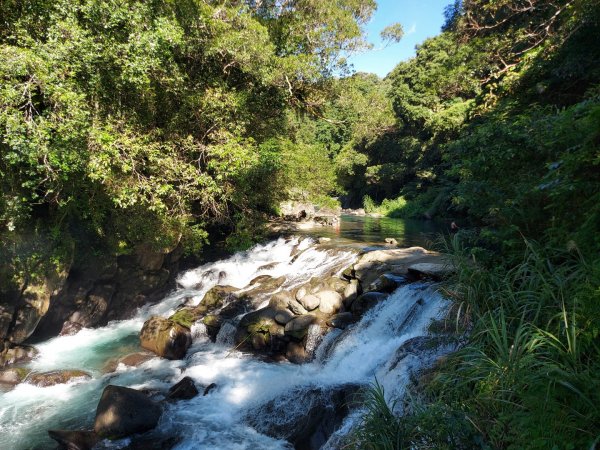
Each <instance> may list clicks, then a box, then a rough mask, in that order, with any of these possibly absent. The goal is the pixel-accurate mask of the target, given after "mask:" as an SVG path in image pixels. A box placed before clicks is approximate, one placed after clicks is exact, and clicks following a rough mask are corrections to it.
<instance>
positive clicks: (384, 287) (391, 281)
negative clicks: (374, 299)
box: [366, 273, 408, 293]
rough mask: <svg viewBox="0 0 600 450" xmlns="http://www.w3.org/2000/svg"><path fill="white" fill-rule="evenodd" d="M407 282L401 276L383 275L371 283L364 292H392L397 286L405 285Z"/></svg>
mask: <svg viewBox="0 0 600 450" xmlns="http://www.w3.org/2000/svg"><path fill="white" fill-rule="evenodd" d="M407 281H408V280H407V279H406V277H403V276H402V275H394V274H393V273H384V274H383V275H381V276H380V277H379V278H377V279H376V280H375V281H374V282H373V283H371V284H370V285H369V286H368V287H367V289H366V291H367V292H370V291H377V292H387V293H390V292H393V291H395V290H396V288H398V286H400V285H402V284H404V283H406V282H407Z"/></svg>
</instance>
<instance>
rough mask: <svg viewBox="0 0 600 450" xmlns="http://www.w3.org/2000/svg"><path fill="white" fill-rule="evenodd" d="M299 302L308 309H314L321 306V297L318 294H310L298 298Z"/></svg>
mask: <svg viewBox="0 0 600 450" xmlns="http://www.w3.org/2000/svg"><path fill="white" fill-rule="evenodd" d="M298 303H300V304H301V305H302V306H303V307H304V308H305V309H306V310H307V311H312V310H313V309H317V308H318V307H319V305H320V304H321V299H320V298H319V297H318V296H316V295H312V294H308V295H305V296H304V297H302V299H300V300H298Z"/></svg>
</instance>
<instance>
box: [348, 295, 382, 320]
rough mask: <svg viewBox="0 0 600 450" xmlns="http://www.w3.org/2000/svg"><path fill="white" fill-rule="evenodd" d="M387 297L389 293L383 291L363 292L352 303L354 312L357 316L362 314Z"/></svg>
mask: <svg viewBox="0 0 600 450" xmlns="http://www.w3.org/2000/svg"><path fill="white" fill-rule="evenodd" d="M386 298H388V294H383V293H381V292H367V293H365V294H362V295H361V296H360V297H358V298H357V299H356V300H355V301H354V303H352V308H351V309H352V313H353V314H354V315H355V316H362V315H363V314H364V313H366V312H367V311H368V310H369V309H371V308H372V307H373V306H375V305H376V304H377V303H379V302H381V301H383V300H385V299H386Z"/></svg>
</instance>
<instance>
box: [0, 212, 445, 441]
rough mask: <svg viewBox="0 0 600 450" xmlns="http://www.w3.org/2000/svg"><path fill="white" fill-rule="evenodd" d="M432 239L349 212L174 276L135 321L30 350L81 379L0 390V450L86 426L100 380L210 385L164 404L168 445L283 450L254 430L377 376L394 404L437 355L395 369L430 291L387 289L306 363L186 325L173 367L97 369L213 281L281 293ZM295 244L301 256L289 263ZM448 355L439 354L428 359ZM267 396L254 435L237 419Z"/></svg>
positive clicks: (419, 332) (156, 388) (434, 299)
mask: <svg viewBox="0 0 600 450" xmlns="http://www.w3.org/2000/svg"><path fill="white" fill-rule="evenodd" d="M436 231H438V229H437V228H436V227H435V225H432V224H429V223H424V222H418V221H403V220H399V219H374V218H369V217H366V218H365V217H350V216H348V217H344V218H343V219H342V221H341V223H340V225H339V227H337V228H332V229H330V228H319V229H313V230H304V231H303V232H301V233H300V234H299V235H296V236H293V237H291V238H290V237H285V238H284V237H281V238H279V239H276V240H273V241H270V242H267V243H265V244H261V245H257V246H255V247H254V248H252V249H251V250H249V251H247V252H240V253H236V254H234V255H232V256H231V257H229V258H225V259H222V260H219V261H215V262H211V263H208V264H204V265H202V266H200V267H197V268H195V269H192V270H188V271H185V272H182V273H181V274H180V275H179V277H178V280H177V289H175V290H174V291H173V292H172V293H170V294H169V295H167V296H166V297H165V298H164V299H163V300H162V301H161V302H159V303H157V304H155V305H150V306H146V307H144V308H142V309H140V310H139V311H138V312H137V314H136V315H135V317H133V318H131V319H129V320H122V321H115V322H111V323H109V324H108V325H107V326H105V327H102V328H96V329H83V330H81V331H80V332H79V333H77V334H76V335H73V336H64V337H56V338H53V339H50V340H48V341H46V342H43V343H41V344H39V345H38V346H37V347H38V349H39V351H40V354H39V357H37V358H36V359H35V360H34V361H32V362H31V363H30V364H29V367H30V368H31V369H33V370H36V371H48V370H54V369H82V370H85V371H87V372H89V373H90V374H91V375H92V378H91V379H90V380H85V381H78V382H73V383H67V384H60V385H55V386H49V387H36V386H33V385H30V384H27V383H22V384H19V385H17V386H16V387H15V388H14V389H12V390H9V391H7V392H3V393H0V449H6V450H10V449H14V450H22V449H47V448H55V444H54V442H53V441H51V440H50V439H49V437H48V435H47V430H48V429H90V428H93V421H94V415H95V410H96V405H97V403H98V400H99V397H100V395H101V393H102V389H103V387H104V386H106V385H108V384H116V385H122V386H130V387H133V388H136V389H146V390H148V391H151V392H164V391H165V390H166V389H168V387H170V386H172V385H173V384H174V383H175V382H177V381H179V380H180V379H181V378H182V377H183V376H190V377H192V378H193V379H194V381H195V382H196V383H197V384H198V385H204V386H206V385H208V384H210V383H216V385H217V388H216V389H215V390H214V391H213V392H211V394H210V395H207V396H202V395H200V396H198V397H195V398H193V399H191V400H186V401H179V402H177V403H169V404H167V406H166V409H165V412H164V413H163V415H162V418H161V420H160V423H159V425H158V427H157V429H156V430H155V431H153V432H152V434H151V435H152V436H155V439H156V440H157V441H158V440H160V439H161V438H163V437H169V436H177V439H178V440H177V444H176V446H175V447H174V448H176V449H198V448H202V449H228V450H231V449H239V450H242V449H289V448H291V447H290V444H289V443H287V442H286V441H285V440H280V439H275V438H273V437H269V436H267V435H265V434H263V433H261V431H265V430H266V429H268V428H269V424H273V423H274V422H277V421H278V420H280V419H278V418H277V415H278V414H286V412H287V414H290V415H294V414H298V413H299V412H300V413H301V412H302V411H303V408H306V402H307V401H309V399H308V398H306V397H305V396H303V395H302V392H307V391H309V390H311V389H314V388H318V389H321V390H327V389H333V388H335V387H336V386H341V385H344V384H347V383H352V384H359V385H367V384H369V383H372V382H373V381H374V380H375V379H377V380H378V381H379V382H380V383H381V384H382V385H383V386H384V388H385V389H386V393H387V395H388V397H389V398H390V399H393V398H398V397H400V396H401V395H402V393H403V390H404V389H405V387H406V384H407V383H408V379H409V377H410V375H411V374H412V373H414V371H415V370H417V369H418V367H419V366H420V365H422V364H426V363H428V362H431V358H435V357H436V356H437V354H428V355H421V356H422V357H418V356H415V355H412V356H413V357H411V358H408V359H407V358H404V359H403V360H402V363H401V364H398V351H399V349H400V348H401V347H402V345H403V343H405V342H406V341H408V340H409V339H411V338H414V337H418V336H423V335H426V334H427V327H428V325H429V324H430V323H431V320H432V319H436V318H439V317H441V315H442V314H443V313H444V311H445V308H446V306H447V301H446V300H445V299H444V298H443V297H442V296H441V295H440V294H439V293H438V292H437V289H436V286H435V285H433V284H427V283H413V284H409V285H405V286H402V287H400V288H398V289H397V290H396V291H395V292H394V293H393V294H392V295H391V296H390V298H389V299H388V300H386V301H385V302H382V303H381V304H379V305H378V306H377V307H375V308H374V309H372V310H371V311H369V312H368V313H367V314H366V315H364V316H363V317H362V318H361V320H360V321H359V322H358V323H356V324H354V325H352V326H351V327H350V328H348V329H346V330H345V331H343V332H342V331H341V330H334V331H332V332H330V333H329V334H328V335H326V337H325V338H324V340H323V342H322V343H321V344H320V345H319V347H318V348H317V349H316V352H315V355H316V356H315V358H314V360H313V361H312V362H310V363H307V364H303V365H295V364H291V363H288V362H279V363H275V362H270V361H266V360H262V359H260V358H257V357H255V356H253V355H250V354H245V353H241V352H237V351H232V343H231V337H232V336H231V334H229V335H228V334H227V332H226V331H225V330H224V331H223V332H222V333H220V334H219V336H218V338H217V342H216V343H213V342H211V341H210V340H209V339H208V338H207V337H206V336H205V335H204V334H203V333H202V330H201V329H196V330H194V331H195V333H196V336H195V339H194V343H193V345H192V347H191V348H190V350H189V351H188V353H187V356H186V358H185V359H183V360H180V361H169V360H165V359H161V358H158V357H156V358H152V359H150V360H149V361H147V362H145V363H143V364H141V365H139V366H138V367H129V366H123V365H119V366H118V367H117V368H116V370H114V371H108V372H107V369H106V367H107V363H108V362H109V361H110V360H114V359H115V358H116V357H119V356H122V355H125V354H128V353H131V352H135V351H138V350H139V349H140V347H139V340H138V333H139V331H140V329H141V327H142V325H143V323H144V321H145V320H146V319H147V318H149V317H150V316H152V315H161V316H167V315H169V314H171V313H172V312H174V311H175V309H176V308H177V306H178V305H179V304H181V303H182V302H183V301H184V300H185V299H189V298H192V299H193V302H194V303H198V302H200V301H201V299H202V297H203V295H204V293H206V291H207V290H208V289H210V288H211V287H213V286H214V285H216V284H217V283H219V284H222V285H232V286H235V287H237V288H243V287H244V286H246V285H247V284H248V283H249V282H250V280H252V279H253V278H255V277H256V276H258V275H265V274H266V275H271V276H273V277H281V276H285V277H286V282H285V284H284V285H283V286H282V289H291V288H293V287H294V286H297V285H299V284H301V283H304V282H306V281H307V280H309V279H310V278H311V277H319V276H324V275H325V274H329V273H331V272H332V271H339V270H340V268H343V267H346V266H348V265H350V264H351V263H352V262H353V261H354V260H355V259H356V258H357V254H358V253H357V251H356V250H357V248H358V249H360V248H365V247H372V246H374V245H381V243H382V241H383V239H384V238H386V237H393V238H395V239H397V240H398V242H399V244H400V245H401V246H411V245H425V246H426V245H427V244H428V242H430V241H431V240H432V239H434V237H435V232H436ZM320 236H324V237H328V238H330V239H331V241H328V242H327V244H326V245H322V244H321V245H319V244H317V242H316V237H320ZM295 247H296V248H300V249H304V250H305V251H303V252H302V253H301V254H300V256H299V257H294V256H293V255H292V253H293V249H294V248H295ZM415 311H416V313H415ZM447 350H448V349H444V348H440V349H438V353H441V352H444V351H447ZM275 400H277V401H278V402H279V403H280V404H281V405H280V406H282V409H281V410H278V412H277V413H276V414H275V415H274V417H264V418H263V419H264V422H265V424H264V427H261V426H260V424H258V425H257V424H256V421H253V420H248V417H249V416H251V415H253V414H254V412H255V411H261V407H263V406H264V405H266V404H268V403H269V402H271V403H272V402H273V401H275ZM261 414H264V411H263V412H262V413H261ZM358 415H359V411H358V410H356V411H354V412H353V413H351V414H350V416H349V417H347V418H346V419H345V423H344V426H343V427H342V429H349V428H351V426H352V424H353V423H354V422H355V421H356V420H357V417H358ZM249 423H254V426H250V425H249ZM342 433H343V431H340V432H339V433H338V434H342ZM336 439H337V438H336V436H334V437H332V438H331V439H330V441H329V443H328V444H324V446H323V448H336V444H335V442H336ZM128 444H129V440H128V439H125V440H121V441H115V442H109V441H103V442H102V443H101V444H100V445H99V448H113V449H117V448H125V447H126V446H127V445H128Z"/></svg>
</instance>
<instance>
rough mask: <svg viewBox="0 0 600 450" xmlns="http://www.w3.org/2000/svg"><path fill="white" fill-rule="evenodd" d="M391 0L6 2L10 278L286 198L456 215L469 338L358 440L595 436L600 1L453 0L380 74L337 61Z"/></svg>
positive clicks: (378, 403)
mask: <svg viewBox="0 0 600 450" xmlns="http://www.w3.org/2000/svg"><path fill="white" fill-rule="evenodd" d="M374 7H375V2H374V0H336V1H330V2H324V1H320V0H289V1H275V0H269V1H251V0H230V1H225V2H224V1H216V0H215V1H212V0H204V1H200V0H181V1H133V0H130V1H126V2H116V1H101V0H79V1H66V0H64V1H49V0H35V1H33V0H32V1H28V2H20V1H11V0H7V1H2V2H0V52H1V58H0V79H1V80H2V84H1V86H0V137H1V139H0V186H1V191H0V238H1V240H0V287H6V286H9V285H12V286H13V287H15V286H16V287H18V288H21V289H22V285H23V283H25V282H26V279H27V278H28V277H30V276H31V275H32V274H34V273H36V272H40V271H43V270H41V269H40V266H43V265H45V264H53V265H56V266H60V264H62V263H64V262H65V261H68V260H70V259H72V258H73V257H74V256H73V255H75V257H78V255H81V254H82V253H83V252H86V251H93V252H97V253H110V254H118V253H127V252H130V251H131V250H132V249H133V248H135V247H136V246H138V245H142V244H143V245H151V246H153V247H154V248H156V249H165V248H172V247H173V246H175V245H177V244H179V243H180V242H182V243H183V244H184V245H185V246H186V247H187V248H188V249H189V250H190V251H192V252H194V251H195V252H197V251H198V250H199V247H201V246H202V244H203V243H205V242H206V241H207V239H209V238H210V236H213V235H215V234H216V233H217V232H218V233H220V234H221V235H230V238H229V242H230V243H231V244H232V245H233V246H243V245H247V244H248V243H249V242H250V241H251V240H252V239H255V238H256V236H257V233H258V231H257V224H260V222H261V220H263V219H264V218H265V217H266V216H267V215H268V214H272V213H274V212H276V208H277V205H278V203H279V201H281V200H283V199H290V198H291V199H308V200H312V201H317V202H324V203H327V202H330V200H329V198H330V197H331V196H339V197H340V199H341V201H342V203H343V204H344V205H345V206H353V207H361V206H364V207H365V209H367V211H373V212H375V211H376V212H381V213H384V214H388V215H390V216H395V217H421V218H422V217H424V216H425V217H436V216H437V217H440V216H441V217H446V218H450V217H452V218H453V220H456V221H457V222H458V223H459V225H460V226H461V228H462V230H461V232H460V233H458V235H456V236H455V238H454V239H453V240H452V241H451V242H449V243H448V248H449V250H450V251H451V252H452V253H453V254H454V256H455V258H456V264H457V267H458V268H459V270H458V273H457V275H456V278H455V279H454V280H451V283H449V285H448V286H447V292H448V294H449V295H450V296H451V297H453V299H454V300H455V302H456V305H457V306H456V308H455V309H454V312H455V313H456V314H455V315H456V317H453V318H452V323H456V326H457V327H458V331H459V332H460V333H463V332H464V333H465V335H466V336H468V343H467V345H466V346H465V347H464V348H463V349H462V350H461V351H460V352H458V353H457V354H456V355H453V356H452V357H451V358H449V359H448V360H447V361H445V362H443V363H440V365H439V367H437V368H436V371H435V375H434V376H432V381H431V382H430V383H429V384H428V387H427V389H426V390H425V391H424V392H420V393H418V394H416V395H415V397H414V399H413V400H412V401H411V402H409V403H408V404H407V405H405V408H406V415H405V417H404V418H403V419H402V420H401V421H399V420H397V418H396V417H395V416H394V415H393V414H392V413H391V411H390V406H389V405H386V403H385V401H383V395H382V392H381V391H379V390H377V389H375V390H374V391H372V392H371V393H370V397H369V398H368V406H369V408H370V414H369V415H367V416H366V417H365V420H364V423H363V425H364V426H363V427H362V429H361V430H360V433H359V434H358V435H357V442H358V444H357V445H358V447H359V448H448V449H456V448H485V449H487V448H502V449H503V448H507V449H508V448H511V449H518V448H539V449H547V448H556V449H570V448H572V449H575V448H594V446H595V445H596V444H597V443H598V442H599V441H600V409H599V408H600V406H599V405H600V383H599V381H598V373H599V372H600V348H599V346H600V337H599V333H600V329H599V327H598V324H599V323H600V167H599V165H600V148H599V147H600V46H599V45H598V42H599V41H600V5H599V4H598V1H597V0H464V1H462V2H461V1H459V0H457V1H455V2H454V3H452V4H451V5H450V6H449V7H448V8H447V20H446V23H445V25H444V28H443V30H442V33H441V34H440V35H438V36H437V37H434V38H431V39H428V40H427V41H425V42H424V43H423V44H422V45H420V46H419V47H418V49H417V54H416V56H415V57H414V58H413V59H411V60H409V61H406V62H402V63H400V64H399V65H398V66H397V67H396V68H395V69H394V70H393V71H392V73H391V74H390V75H389V76H388V77H386V78H385V79H383V80H381V79H379V78H378V77H376V76H374V75H367V74H362V73H359V74H354V75H352V76H346V77H344V76H342V77H340V76H339V75H340V74H341V75H346V74H347V72H345V69H346V68H345V63H344V59H343V55H344V54H345V52H347V51H348V50H352V49H356V48H360V47H361V46H363V45H364V42H363V40H362V37H361V30H360V25H361V24H362V23H364V22H365V21H366V20H367V19H368V18H369V17H370V15H371V13H372V11H373V9H374ZM401 34H402V29H401V27H399V26H397V25H396V26H391V27H388V28H387V29H386V30H384V37H386V38H388V39H392V40H393V39H398V38H399V37H400V36H401ZM79 257H81V256H79ZM0 291H1V289H0Z"/></svg>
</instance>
